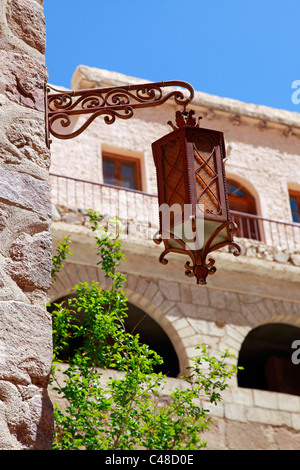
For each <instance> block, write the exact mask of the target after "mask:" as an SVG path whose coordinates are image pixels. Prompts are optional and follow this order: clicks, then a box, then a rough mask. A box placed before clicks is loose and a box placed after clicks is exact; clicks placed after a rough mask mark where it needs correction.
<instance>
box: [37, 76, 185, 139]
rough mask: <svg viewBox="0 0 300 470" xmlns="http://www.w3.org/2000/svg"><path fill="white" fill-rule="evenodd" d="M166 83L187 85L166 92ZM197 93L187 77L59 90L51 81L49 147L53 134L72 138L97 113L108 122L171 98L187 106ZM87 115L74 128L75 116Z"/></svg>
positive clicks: (47, 92)
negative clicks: (184, 90)
mask: <svg viewBox="0 0 300 470" xmlns="http://www.w3.org/2000/svg"><path fill="white" fill-rule="evenodd" d="M165 87H180V88H185V89H186V90H188V92H189V96H188V97H187V96H185V94H184V93H183V91H182V90H180V89H173V90H172V91H170V92H168V93H164V92H163V90H162V89H163V88H165ZM193 97H194V89H193V87H192V86H191V85H190V84H189V83H187V82H183V81H178V80H172V81H166V82H154V83H151V82H150V83H144V84H137V85H127V86H120V87H106V88H90V89H84V90H70V91H69V90H57V89H55V88H53V87H51V86H50V85H46V89H45V111H46V139H47V145H48V147H49V145H50V142H51V141H50V140H49V136H50V134H52V135H53V136H54V137H56V138H58V139H72V138H73V137H77V136H78V135H79V134H81V133H82V132H83V131H84V130H85V129H86V128H87V127H88V126H89V125H90V124H91V123H92V122H93V121H94V119H95V118H96V117H98V116H101V115H103V116H104V122H105V123H106V124H113V123H114V122H115V120H116V118H120V119H129V118H131V117H132V116H133V114H134V110H135V109H139V108H149V107H153V106H159V105H161V104H163V103H165V102H166V101H168V100H169V99H170V98H174V100H175V103H176V104H178V105H182V106H183V107H184V110H185V108H186V106H187V105H188V104H189V103H190V102H191V101H192V99H193ZM79 115H87V119H86V120H85V122H84V123H83V124H80V125H79V127H78V128H77V129H75V130H74V119H73V122H72V117H78V116H79Z"/></svg>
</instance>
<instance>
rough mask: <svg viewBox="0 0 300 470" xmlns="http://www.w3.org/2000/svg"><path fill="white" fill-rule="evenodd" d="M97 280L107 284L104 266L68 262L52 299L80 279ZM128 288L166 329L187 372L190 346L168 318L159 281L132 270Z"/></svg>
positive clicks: (64, 293) (182, 371)
mask: <svg viewBox="0 0 300 470" xmlns="http://www.w3.org/2000/svg"><path fill="white" fill-rule="evenodd" d="M93 280H94V281H96V282H99V285H100V286H101V287H104V288H105V286H106V285H107V280H106V279H105V277H104V274H103V271H102V270H101V269H99V268H97V267H93V266H85V265H78V264H75V263H66V265H65V268H64V269H63V270H62V271H61V272H60V273H59V275H58V278H57V282H56V283H55V284H54V285H53V286H52V287H51V289H50V291H49V302H50V303H51V302H54V301H55V300H57V299H60V298H63V297H66V296H68V295H70V294H71V293H72V289H73V288H74V286H75V285H76V284H78V283H79V282H91V281H93ZM124 291H125V292H126V295H127V297H128V301H129V302H130V303H131V304H132V305H134V306H135V307H137V308H138V309H140V310H142V311H143V312H145V313H146V314H147V315H148V316H149V317H150V318H151V319H153V320H154V321H155V322H156V323H157V324H158V325H159V327H160V328H161V329H162V330H163V331H164V332H165V334H166V336H167V337H168V339H169V341H170V342H171V344H172V345H173V348H174V351H175V353H176V355H177V359H178V364H179V372H178V375H179V376H180V375H183V374H186V367H187V366H188V365H189V359H188V356H187V353H186V349H185V346H184V344H183V341H182V339H181V336H180V333H179V332H178V331H177V329H176V328H175V327H174V326H173V324H172V321H170V319H169V318H167V316H166V315H165V313H164V309H161V308H160V307H161V304H162V302H163V295H162V294H161V291H160V288H159V285H158V283H156V282H155V281H153V280H151V279H147V278H144V277H142V276H139V275H133V274H129V275H128V282H127V284H126V285H125V288H124ZM175 319H176V317H175Z"/></svg>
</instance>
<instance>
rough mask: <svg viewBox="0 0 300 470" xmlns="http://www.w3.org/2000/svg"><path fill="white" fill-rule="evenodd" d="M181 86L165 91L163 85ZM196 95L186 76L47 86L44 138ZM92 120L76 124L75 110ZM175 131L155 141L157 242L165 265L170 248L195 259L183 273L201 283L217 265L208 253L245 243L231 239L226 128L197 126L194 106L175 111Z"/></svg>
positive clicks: (66, 134)
mask: <svg viewBox="0 0 300 470" xmlns="http://www.w3.org/2000/svg"><path fill="white" fill-rule="evenodd" d="M170 86H171V87H180V88H185V90H187V91H188V93H189V96H188V97H186V96H185V95H184V94H183V93H182V91H181V90H180V89H178V88H175V89H173V90H172V91H171V92H169V93H163V91H162V89H163V88H165V87H170ZM193 97H194V89H193V87H192V86H191V85H190V84H188V83H186V82H182V81H169V82H161V83H146V84H137V85H128V86H124V87H110V88H93V89H87V90H76V91H72V90H71V91H68V90H55V89H54V88H52V87H50V86H49V85H47V86H46V87H45V112H46V116H45V122H46V141H47V145H48V146H50V143H51V140H50V138H49V137H50V134H52V135H53V136H54V137H56V138H58V139H72V138H74V137H77V136H78V135H79V134H81V132H83V131H84V130H85V129H86V128H87V127H88V126H89V125H90V124H91V123H92V122H93V120H94V119H95V118H96V117H98V116H102V117H103V118H104V122H105V123H106V124H112V123H114V122H115V119H116V118H120V119H129V118H131V117H132V116H133V114H134V111H135V110H136V109H140V108H149V107H153V106H159V105H161V104H163V103H165V102H166V101H167V100H169V99H170V98H173V99H174V100H175V103H176V104H177V105H182V106H183V107H184V110H185V109H186V106H187V105H188V104H189V103H190V102H191V101H192V99H193ZM80 115H84V116H86V117H87V119H86V121H85V122H84V123H83V124H82V123H79V127H78V128H76V125H75V127H74V122H75V124H76V120H77V117H78V116H80ZM169 124H171V125H172V127H173V132H171V133H170V134H168V135H166V136H165V137H163V138H161V139H159V140H158V141H156V142H154V143H153V144H152V149H153V156H154V162H155V165H156V169H157V182H158V201H159V208H160V220H159V224H160V230H159V232H158V233H157V235H156V236H155V238H154V241H155V243H157V244H160V243H161V242H162V241H163V243H164V246H165V249H164V251H163V252H162V253H161V255H160V258H159V260H160V262H161V263H162V264H166V263H168V261H167V259H166V258H165V256H166V255H167V254H168V253H170V252H175V253H183V254H186V255H188V256H189V257H190V260H191V261H187V262H186V264H185V268H186V271H185V274H186V275H187V276H189V277H193V276H195V277H196V279H197V283H198V284H206V278H207V276H208V275H209V274H213V273H214V272H215V271H216V268H215V266H214V263H215V261H214V260H213V259H212V258H209V259H208V261H207V256H208V254H209V253H210V252H212V251H215V250H217V249H219V248H221V247H223V246H226V245H229V246H230V247H231V248H232V251H233V254H234V255H236V256H237V255H239V254H240V248H239V246H238V245H237V244H235V243H234V242H233V234H234V232H235V230H236V226H235V224H234V223H233V222H232V221H231V220H230V216H229V208H228V201H227V194H226V178H225V170H224V158H225V146H224V138H223V134H222V133H221V132H218V131H214V130H210V129H204V128H200V127H199V123H197V121H196V119H195V117H194V111H193V110H191V111H189V112H188V113H187V112H186V111H184V112H180V111H177V113H176V126H174V125H173V124H172V123H171V122H169Z"/></svg>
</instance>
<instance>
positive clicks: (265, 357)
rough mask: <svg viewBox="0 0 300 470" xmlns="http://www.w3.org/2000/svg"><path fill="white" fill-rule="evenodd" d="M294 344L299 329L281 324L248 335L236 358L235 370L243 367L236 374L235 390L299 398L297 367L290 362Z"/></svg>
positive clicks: (268, 326) (263, 326)
mask: <svg viewBox="0 0 300 470" xmlns="http://www.w3.org/2000/svg"><path fill="white" fill-rule="evenodd" d="M295 340H300V328H298V327H296V326H293V325H288V324H285V323H270V324H265V325H261V326H258V327H257V328H254V329H253V330H252V331H250V333H249V334H248V335H247V336H246V338H245V340H244V342H243V344H242V347H241V350H240V354H239V360H238V366H242V367H244V370H241V371H239V372H238V385H239V387H246V388H254V389H260V390H268V391H273V392H281V393H288V394H292V395H298V396H300V364H298V363H296V362H295V361H293V360H292V357H293V353H294V352H295V350H294V349H293V348H292V344H293V342H294V341H295ZM299 356H300V354H299ZM297 362H298V361H297Z"/></svg>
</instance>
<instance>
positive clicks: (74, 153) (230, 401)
mask: <svg viewBox="0 0 300 470" xmlns="http://www.w3.org/2000/svg"><path fill="white" fill-rule="evenodd" d="M134 83H142V81H141V80H139V79H136V78H132V77H126V76H123V75H121V74H117V73H112V72H107V71H104V70H99V69H93V68H89V67H85V66H79V67H78V68H77V69H76V71H75V73H74V76H73V79H72V89H75V90H76V89H84V88H94V87H104V86H121V85H123V86H124V85H127V84H134ZM190 107H191V108H192V109H194V110H195V112H196V115H200V116H202V120H201V127H206V128H211V129H216V130H220V131H222V132H224V135H225V140H226V149H227V161H226V173H227V177H228V179H229V181H230V182H231V184H232V185H233V186H232V187H233V188H235V189H236V190H237V191H239V190H240V191H242V192H243V191H244V193H243V195H247V197H248V202H249V200H250V199H251V201H252V202H251V204H252V205H253V204H254V206H255V212H254V211H252V215H251V214H250V218H248V219H247V217H246V218H245V217H244V215H241V214H240V213H239V212H238V211H236V212H235V213H234V211H233V214H234V218H235V219H236V222H237V224H238V225H239V224H240V225H239V226H240V229H241V230H243V229H244V232H243V233H241V231H240V232H239V238H237V241H238V243H239V244H240V245H241V247H242V254H241V256H239V257H237V258H235V257H233V256H232V254H231V253H229V252H228V249H222V250H221V251H220V252H216V253H215V254H214V258H215V259H216V267H217V272H216V273H215V274H214V276H210V277H209V278H208V283H207V285H206V286H199V285H196V284H195V280H194V279H189V278H187V277H186V276H185V275H184V268H183V266H184V262H185V260H183V259H182V255H169V257H168V260H169V263H168V264H167V265H165V266H162V265H161V264H159V262H158V257H159V254H160V253H161V248H160V247H159V246H156V245H155V244H154V243H153V241H152V239H151V238H152V235H153V231H155V229H157V214H156V213H155V208H154V209H153V207H154V206H155V207H156V206H157V198H156V196H155V195H156V191H157V189H156V188H157V186H156V175H155V168H154V163H153V157H152V152H151V143H152V142H154V141H155V140H157V139H158V138H160V137H162V136H163V135H165V134H167V133H168V132H170V131H171V129H170V127H169V126H168V125H167V122H168V121H169V120H173V118H174V115H175V110H176V106H175V104H174V103H171V102H168V103H166V104H164V105H163V106H160V107H158V108H153V109H151V110H149V109H146V110H140V111H139V112H138V113H137V114H136V115H135V116H134V117H133V118H131V119H130V120H128V121H122V120H116V122H115V123H114V124H113V125H111V126H108V125H106V124H105V123H104V122H103V120H102V119H101V117H100V118H99V119H96V120H95V121H94V122H93V123H92V124H91V125H90V126H89V127H88V129H86V130H85V132H84V133H83V134H81V135H80V136H78V137H76V138H75V139H72V140H58V139H55V138H53V139H52V144H51V155H52V164H51V169H50V174H51V184H52V204H53V221H52V228H51V230H52V237H53V243H54V247H55V245H56V244H57V243H58V240H60V239H62V237H63V236H64V235H67V234H70V236H71V239H72V240H73V244H72V252H73V254H74V256H73V257H72V259H70V260H69V261H68V262H67V263H66V267H65V269H64V271H63V272H62V273H61V274H60V276H59V279H58V281H57V283H56V284H55V285H54V286H53V287H52V288H51V290H50V300H51V301H55V300H58V299H61V298H63V297H64V296H67V295H70V293H71V289H72V287H73V286H74V284H76V283H77V282H79V281H92V280H95V281H98V282H99V283H100V285H105V279H104V278H103V275H102V272H101V270H99V269H98V268H97V267H96V265H95V261H96V260H95V251H94V247H93V236H92V235H91V233H90V231H89V229H88V227H87V226H86V217H85V215H84V212H85V210H86V209H88V208H94V209H95V210H98V211H100V213H102V214H109V215H112V216H115V215H118V216H119V217H120V218H121V220H123V222H124V226H125V227H127V229H129V232H130V229H132V227H135V230H133V232H132V233H129V234H128V235H126V236H124V240H123V244H124V246H125V253H126V262H124V263H123V264H122V270H123V271H124V273H125V274H126V276H127V283H126V293H127V295H128V299H129V303H130V310H129V316H130V315H132V316H133V318H139V317H138V314H140V315H141V314H145V313H146V314H147V319H148V321H149V323H148V326H147V327H146V326H145V328H144V330H143V328H142V327H141V331H140V334H141V337H142V338H144V339H145V341H148V342H149V344H150V345H152V346H154V347H157V348H158V350H159V351H160V352H163V353H165V355H166V363H167V366H166V367H167V368H168V371H169V375H170V377H169V381H170V382H173V381H176V383H177V384H178V385H179V386H180V379H178V378H177V377H178V376H179V375H180V373H182V372H184V370H185V367H186V366H187V365H188V361H189V358H191V357H193V355H195V354H196V351H195V347H196V346H197V345H198V344H203V343H204V344H207V345H208V346H209V348H210V349H211V350H212V351H213V352H216V353H218V351H223V350H224V349H225V348H228V349H229V350H230V351H231V352H232V353H234V354H235V355H236V357H237V361H239V363H240V364H244V366H245V368H246V372H245V375H244V376H240V377H239V376H238V377H235V378H234V379H233V380H232V383H231V388H230V390H229V391H227V392H226V393H224V396H223V401H222V402H221V403H220V404H219V405H218V406H217V407H214V408H212V409H211V413H212V416H213V418H214V421H215V424H214V427H213V428H212V431H211V432H210V433H209V434H208V436H207V439H208V447H209V448H211V449H297V448H299V445H300V435H299V430H300V414H299V411H300V387H299V383H300V365H297V364H294V363H293V361H292V359H291V358H292V354H293V352H295V351H294V350H293V348H292V343H293V341H295V340H300V290H299V286H300V226H299V225H298V224H297V223H295V222H293V220H295V218H294V219H293V217H294V216H293V213H292V211H291V207H292V206H291V205H290V204H291V198H293V197H294V195H297V194H296V193H297V191H299V190H300V169H299V168H300V166H299V159H300V140H299V138H300V115H299V114H298V113H291V112H287V111H283V110H275V109H271V108H267V107H264V106H256V105H252V104H246V103H241V102H237V101H235V100H230V99H225V98H219V97H215V96H210V95H207V94H204V93H201V92H196V94H195V98H194V100H193V102H192V104H191V106H190ZM81 119H82V118H79V120H81ZM79 122H81V121H79ZM105 159H108V160H109V159H115V160H114V161H115V162H117V161H119V162H122V161H123V162H124V161H125V162H126V161H131V162H133V161H136V162H137V164H138V168H139V186H138V191H132V190H125V189H124V190H122V189H120V188H116V187H114V184H115V183H113V184H112V185H111V186H110V185H109V184H108V183H107V181H110V180H108V179H107V174H106V173H107V171H108V170H106V167H105V165H106V163H105ZM126 159H127V160H126ZM130 159H131V160H130ZM109 161H111V160H109ZM249 198H250V199H249ZM246 199H247V198H246ZM232 200H233V201H234V195H233V199H232ZM153 205H154V206H153ZM254 206H253V207H254ZM242 212H246V211H244V210H243V211H242ZM153 214H154V215H153ZM248 215H249V214H248ZM251 217H252V218H251ZM247 220H248V222H247ZM243 221H244V222H243ZM283 222H284V223H283ZM241 224H242V225H241ZM247 224H248V229H247ZM251 224H252V225H251ZM253 224H254V225H253ZM249 227H250V228H249ZM251 227H252V228H251ZM247 230H248V231H247ZM146 330H147V331H146ZM149 331H150V336H149ZM147 332H148V336H147ZM151 335H152V337H151ZM158 338H159V339H158ZM155 339H156V343H155ZM159 348H161V349H159ZM253 364H254V371H255V372H254V374H253ZM251 367H252V368H251ZM247 368H248V369H247ZM259 377H260V378H259ZM208 406H209V405H208Z"/></svg>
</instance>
